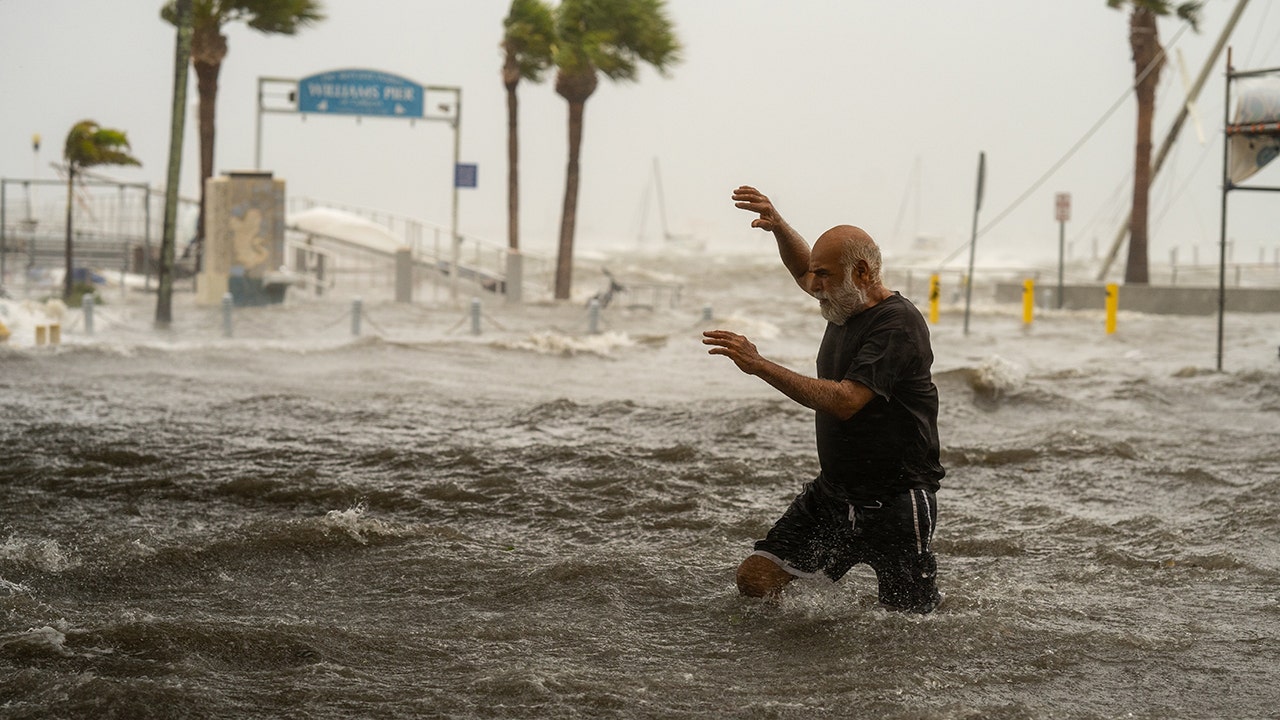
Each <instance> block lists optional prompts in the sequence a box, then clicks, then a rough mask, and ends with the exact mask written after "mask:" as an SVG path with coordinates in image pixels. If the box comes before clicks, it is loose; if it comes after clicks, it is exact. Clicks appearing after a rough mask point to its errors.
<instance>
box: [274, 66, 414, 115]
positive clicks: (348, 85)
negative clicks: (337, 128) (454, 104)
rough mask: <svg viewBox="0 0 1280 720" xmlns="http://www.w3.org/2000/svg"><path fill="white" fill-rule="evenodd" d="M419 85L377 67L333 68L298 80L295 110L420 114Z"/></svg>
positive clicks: (345, 113)
mask: <svg viewBox="0 0 1280 720" xmlns="http://www.w3.org/2000/svg"><path fill="white" fill-rule="evenodd" d="M422 96H423V88H422V86H421V85H419V84H417V83H415V82H413V81H412V80H409V79H407V78H403V77H400V76H399V75H392V74H390V73H384V72H378V71H377V70H333V71H331V72H324V73H319V74H317V75H311V76H310V77H305V78H302V79H301V80H299V81H298V112H304V113H305V112H314V113H335V114H341V115H384V116H390V117H405V118H420V117H422V107H423V103H422Z"/></svg>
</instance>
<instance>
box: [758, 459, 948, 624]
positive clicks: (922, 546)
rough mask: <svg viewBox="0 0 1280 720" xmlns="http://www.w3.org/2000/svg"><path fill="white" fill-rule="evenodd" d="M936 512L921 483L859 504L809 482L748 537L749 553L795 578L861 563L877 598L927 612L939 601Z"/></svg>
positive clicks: (833, 574) (835, 573)
mask: <svg viewBox="0 0 1280 720" xmlns="http://www.w3.org/2000/svg"><path fill="white" fill-rule="evenodd" d="M937 518H938V506H937V503H936V502H935V499H934V494H933V492H932V491H929V490H924V489H913V490H909V491H906V492H903V493H901V494H899V495H894V496H891V497H888V498H885V499H884V500H883V501H881V502H880V503H879V504H877V505H872V506H862V505H850V504H849V503H847V502H845V501H843V500H839V499H837V498H834V497H832V496H830V495H828V494H827V493H825V492H823V491H822V490H820V489H819V488H818V486H817V483H814V482H810V483H807V484H805V486H804V489H803V490H801V491H800V494H799V495H797V496H796V499H795V500H793V501H792V502H791V507H789V508H787V511H786V512H785V513H783V515H782V517H781V518H779V519H778V522H776V523H774V526H773V528H772V529H771V530H769V534H768V535H767V536H766V537H765V538H764V539H763V540H757V541H756V544H755V553H754V554H756V555H761V556H764V557H766V558H768V559H770V560H772V561H773V562H775V563H777V564H778V565H779V566H780V567H781V568H782V569H783V570H786V571H787V572H788V573H791V574H792V575H795V576H797V577H814V576H816V575H817V574H819V573H822V574H823V575H826V576H827V577H829V578H831V579H832V580H833V581H834V580H839V579H840V578H841V577H843V576H844V574H845V573H847V572H849V569H850V568H852V567H853V566H854V565H857V564H858V563H866V564H868V565H870V566H871V568H872V569H873V570H875V572H876V579H877V580H878V581H879V585H880V602H881V603H883V604H884V605H887V606H889V607H891V608H895V609H899V610H909V611H914V612H929V611H930V610H932V609H933V608H934V607H935V606H936V605H937V604H938V602H940V601H941V596H940V595H939V594H938V587H937V561H936V559H935V558H934V556H933V551H932V550H930V548H929V542H930V540H931V539H932V538H933V526H934V523H935V522H936V521H937Z"/></svg>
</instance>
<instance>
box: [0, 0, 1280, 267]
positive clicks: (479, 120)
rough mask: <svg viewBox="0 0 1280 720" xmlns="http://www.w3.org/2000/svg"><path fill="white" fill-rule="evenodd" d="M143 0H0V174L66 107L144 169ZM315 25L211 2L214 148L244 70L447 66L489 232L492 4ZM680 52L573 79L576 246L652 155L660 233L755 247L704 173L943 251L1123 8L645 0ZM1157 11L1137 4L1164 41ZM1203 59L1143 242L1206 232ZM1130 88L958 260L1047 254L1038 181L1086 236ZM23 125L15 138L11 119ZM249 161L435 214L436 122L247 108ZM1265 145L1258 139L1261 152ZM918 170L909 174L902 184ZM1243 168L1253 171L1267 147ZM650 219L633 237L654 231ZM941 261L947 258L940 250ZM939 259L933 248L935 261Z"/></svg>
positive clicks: (543, 112)
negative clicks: (593, 81) (580, 84)
mask: <svg viewBox="0 0 1280 720" xmlns="http://www.w3.org/2000/svg"><path fill="white" fill-rule="evenodd" d="M1235 4H1236V0H1208V2H1207V3H1206V7H1205V11H1204V20H1203V24H1202V27H1201V32H1200V33H1199V34H1198V35H1197V34H1194V33H1192V32H1190V31H1187V32H1185V33H1183V34H1182V35H1181V36H1180V37H1179V38H1178V40H1177V43H1176V44H1173V45H1172V47H1171V52H1175V51H1181V53H1182V55H1183V57H1184V58H1185V60H1186V64H1187V66H1188V70H1189V72H1190V74H1191V75H1192V76H1194V75H1195V73H1196V72H1198V70H1199V68H1200V66H1201V65H1202V64H1203V63H1204V61H1205V58H1206V57H1207V55H1208V53H1209V50H1210V48H1211V46H1212V44H1213V41H1214V39H1215V38H1216V37H1217V35H1218V33H1219V32H1220V30H1221V28H1222V26H1223V24H1224V23H1225V22H1226V19H1227V16H1228V15H1229V13H1230V11H1231V10H1232V8H1233V7H1234V6H1235ZM1273 4H1274V3H1273V2H1272V0H1252V2H1251V3H1250V5H1249V7H1248V9H1247V10H1246V13H1245V16H1244V18H1243V20H1242V21H1241V23H1240V25H1239V27H1238V28H1237V30H1236V33H1235V35H1234V37H1233V39H1232V43H1231V44H1232V46H1233V47H1234V52H1235V55H1234V58H1235V65H1236V67H1237V68H1241V69H1245V68H1248V69H1255V68H1264V67H1277V66H1280V8H1276V7H1272V5H1273ZM160 5H161V3H160V1H159V0H112V2H101V1H97V0H94V1H91V0H74V1H73V0H60V1H57V2H50V1H49V0H0V60H2V61H0V88H2V89H3V97H4V98H5V99H4V101H3V102H0V176H3V177H8V178H15V177H30V176H31V174H32V172H33V171H35V170H36V168H37V167H38V172H39V175H40V176H41V177H46V178H49V177H53V171H52V169H51V168H50V167H49V163H50V162H53V161H57V160H58V159H59V158H60V154H61V147H62V142H63V138H64V137H65V134H66V132H67V131H68V130H69V129H70V127H71V125H72V124H73V123H75V122H76V121H78V120H80V119H83V118H92V119H94V120H97V121H98V122H99V123H101V124H102V125H104V126H108V127H114V128H119V129H122V130H125V131H127V132H128V134H129V138H130V140H131V141H132V143H133V149H134V152H135V154H136V155H137V156H138V157H139V158H140V159H141V160H142V162H143V167H142V168H140V169H118V168H112V169H111V170H110V171H109V172H110V173H111V174H113V175H114V176H117V177H120V178H121V179H125V180H130V181H146V182H151V183H155V184H157V185H160V184H163V182H164V177H165V164H166V161H167V152H168V127H169V120H170V118H169V106H170V97H171V90H172V70H173V47H174V32H173V29H172V28H171V27H170V26H168V25H166V24H165V23H164V22H162V21H161V20H160V19H159V14H158V9H159V7H160ZM324 5H325V11H326V13H327V15H328V18H327V20H326V21H324V22H323V23H321V24H320V25H317V26H315V27H313V28H309V29H306V30H304V31H303V32H302V33H300V34H299V35H297V36H295V37H292V38H291V37H283V36H264V35H261V34H259V33H256V32H254V31H252V30H250V29H248V28H247V27H245V26H244V25H240V24H237V25H229V26H228V27H227V29H226V32H227V35H228V37H229V45H230V53H229V55H228V56H227V59H226V61H225V62H224V64H223V68H222V76H221V92H220V94H219V97H218V116H217V121H218V144H217V155H216V167H217V170H218V171H220V172H221V171H226V170H234V169H243V168H250V167H252V165H253V159H254V158H253V154H254V134H255V133H254V126H255V108H256V102H255V93H256V87H257V80H258V78H259V77H261V76H276V77H287V78H297V77H303V76H307V75H311V74H314V73H318V72H322V71H326V70H332V69H339V68H367V69H375V70H381V71H385V72H389V73H393V74H397V75H402V76H405V77H408V78H411V79H413V80H415V81H417V82H420V83H422V84H427V85H448V86H459V87H461V88H462V89H463V119H462V151H461V155H462V160H463V162H473V163H477V164H478V165H479V182H480V184H479V187H478V188H476V189H473V190H470V189H469V190H464V191H462V196H461V207H460V223H459V227H460V230H461V231H462V232H464V233H466V234H469V235H476V236H480V237H484V238H487V239H490V240H493V241H495V242H498V243H502V242H505V238H506V217H505V212H506V210H505V208H506V183H505V177H506V144H505V143H506V127H505V123H506V115H505V104H504V103H505V99H504V92H503V88H502V85H501V82H500V77H499V68H500V65H501V54H500V51H499V47H498V44H499V41H500V39H501V31H502V27H501V22H502V18H503V16H504V15H505V14H506V12H507V9H508V6H509V2H508V1H507V0H452V1H446V0H325V2H324ZM669 10H670V13H671V15H672V18H673V20H674V22H675V25H676V29H677V31H678V33H679V35H680V37H681V39H682V41H683V43H684V45H685V53H684V61H683V63H681V64H680V65H678V66H676V67H675V68H674V69H673V70H672V72H671V73H670V76H669V77H667V78H662V77H659V76H657V75H656V74H655V73H653V72H652V71H648V70H646V71H645V72H644V73H643V75H642V77H641V79H640V82H638V83H633V84H624V85H614V84H610V83H608V82H602V83H601V86H600V89H599V90H598V91H597V92H596V94H595V96H593V97H592V98H591V100H590V101H589V102H588V103H587V112H586V124H585V141H584V145H583V154H584V158H583V174H582V181H583V185H582V192H581V196H580V202H579V224H578V233H577V244H578V247H579V249H580V250H581V251H583V252H590V251H591V250H592V249H593V248H606V247H616V246H619V245H626V244H634V243H636V242H637V235H638V234H639V233H640V231H641V229H642V227H645V228H647V232H648V234H649V235H650V236H651V237H656V233H657V232H658V227H659V222H658V218H657V214H656V206H655V205H653V204H652V202H651V204H650V206H649V210H650V212H649V215H648V218H647V220H644V219H642V218H641V210H642V207H643V200H644V197H645V195H646V187H647V185H648V184H649V183H650V178H651V176H652V166H653V160H654V158H657V159H658V160H659V161H660V164H661V168H662V181H663V188H664V190H665V195H666V198H667V208H668V216H669V218H670V224H671V226H672V228H671V229H672V231H673V232H680V233H695V234H697V235H700V236H703V237H705V238H707V239H708V240H710V241H711V243H712V247H729V246H733V245H735V244H736V245H742V244H754V245H757V246H760V247H761V248H762V249H764V250H770V249H771V248H772V245H771V243H769V242H768V241H767V238H766V237H764V236H763V235H762V234H759V232H758V231H750V230H748V228H747V226H748V220H749V217H747V216H746V214H745V213H742V211H739V210H735V209H733V207H732V205H731V203H730V201H729V194H730V191H731V190H732V188H734V187H735V186H737V185H738V184H741V183H748V184H754V185H756V186H757V187H760V188H761V189H762V190H764V191H765V192H767V193H769V194H770V195H771V196H772V197H773V198H774V199H775V200H776V201H777V203H778V204H779V207H780V209H781V210H782V211H783V213H784V215H786V217H787V218H788V219H789V220H790V221H791V222H792V223H793V224H794V225H795V226H796V227H797V229H799V230H800V231H801V232H802V233H804V234H805V235H806V236H807V237H810V239H812V238H813V237H816V235H817V233H819V232H821V231H822V230H823V229H825V228H827V227H829V226H831V225H834V224H838V223H842V222H851V223H854V224H858V225H861V226H863V227H865V228H866V229H868V230H869V231H870V232H871V233H872V234H873V235H874V236H875V237H877V238H878V239H879V240H880V241H881V243H882V245H884V246H885V248H886V250H887V251H888V252H889V253H890V254H891V255H892V254H893V253H895V252H901V251H904V250H906V249H907V248H908V247H909V245H910V242H911V239H912V238H913V237H914V236H915V235H916V234H926V235H932V236H937V237H940V238H941V240H942V246H943V248H944V250H948V251H949V250H952V249H954V248H957V247H959V246H962V245H963V244H964V243H965V242H966V241H967V240H968V237H969V232H970V224H971V222H972V208H973V194H974V185H975V176H976V167H977V158H978V153H979V151H985V153H986V158H987V166H988V175H987V187H986V193H985V201H984V205H983V209H982V215H981V217H980V220H979V225H980V226H985V225H987V224H988V223H989V222H990V221H991V220H993V219H995V218H996V216H997V215H998V214H1000V213H1001V212H1002V211H1004V210H1005V209H1006V208H1008V207H1009V206H1010V205H1011V204H1012V203H1013V202H1014V201H1015V200H1016V199H1017V198H1018V196H1020V195H1022V194H1023V192H1024V191H1026V190H1027V189H1028V188H1029V187H1030V186H1031V185H1032V184H1033V183H1034V182H1035V181H1036V180H1037V179H1038V178H1040V176H1041V175H1042V174H1043V173H1044V172H1045V171H1047V170H1048V169H1049V168H1050V167H1051V166H1053V165H1054V163H1055V162H1057V161H1058V160H1059V159H1060V158H1061V157H1062V156H1063V155H1064V154H1065V153H1066V152H1067V151H1068V150H1069V149H1070V148H1071V147H1072V146H1073V145H1075V144H1076V142H1077V141H1079V140H1080V139H1081V138H1082V137H1083V136H1084V135H1085V133H1086V132H1088V131H1089V129H1090V128H1091V127H1092V126H1093V125H1094V124H1095V123H1096V122H1097V121H1099V119H1100V118H1102V117H1103V115H1104V114H1105V113H1106V112H1107V110H1108V109H1109V108H1111V107H1112V105H1113V104H1115V103H1116V102H1117V100H1119V99H1120V98H1121V97H1122V96H1123V95H1124V94H1125V92H1126V89H1127V88H1128V87H1129V85H1130V84H1131V79H1132V73H1133V67H1132V61H1131V59H1130V53H1129V45H1128V39H1127V34H1128V22H1127V15H1126V13H1124V12H1120V11H1116V10H1111V9H1109V8H1107V7H1106V3H1105V2H1104V0H1071V1H1070V2H1049V1H1047V0H969V1H968V2H956V1H954V0H915V1H914V2H871V1H870V0H803V1H802V2H782V1H781V0H670V2H669ZM1179 29H1180V25H1179V23H1178V22H1177V21H1176V20H1174V19H1168V20H1164V21H1162V22H1161V25H1160V33H1161V40H1162V41H1163V42H1164V43H1165V44H1166V45H1170V44H1171V43H1172V41H1173V40H1174V38H1175V36H1177V35H1178V32H1179ZM1222 76H1223V62H1222V61H1220V62H1219V63H1218V64H1217V66H1216V67H1215V68H1214V70H1213V75H1212V78H1211V80H1210V82H1209V84H1208V85H1207V86H1206V88H1205V91H1204V94H1203V95H1202V97H1201V99H1200V102H1199V110H1200V116H1201V120H1202V122H1203V125H1204V131H1205V135H1206V138H1207V142H1206V143H1205V144H1203V145H1202V144H1200V143H1199V142H1198V141H1197V139H1196V133H1195V127H1194V125H1191V124H1189V125H1188V127H1187V128H1186V130H1185V131H1184V133H1183V139H1182V141H1181V143H1180V144H1179V147H1178V150H1177V151H1176V153H1175V154H1174V156H1173V157H1171V158H1170V160H1169V162H1168V164H1167V165H1166V168H1165V171H1164V174H1163V176H1162V179H1161V181H1160V182H1159V183H1158V185H1157V187H1156V189H1155V192H1154V194H1153V201H1154V202H1153V213H1152V221H1153V231H1154V233H1153V245H1152V251H1151V256H1152V259H1153V261H1154V262H1164V261H1166V260H1167V259H1168V257H1169V251H1170V249H1171V248H1175V247H1177V248H1179V251H1180V252H1179V256H1180V259H1181V260H1182V261H1183V262H1186V261H1187V260H1188V259H1189V258H1190V255H1191V249H1190V248H1191V247H1192V246H1197V247H1198V252H1199V254H1200V258H1201V259H1202V260H1207V259H1209V258H1210V257H1211V256H1212V255H1213V254H1214V250H1213V249H1212V246H1213V244H1214V243H1216V241H1217V237H1218V223H1219V217H1220V213H1219V204H1220V194H1219V190H1218V188H1219V186H1220V175H1221V163H1222V149H1221V148H1222V146H1221V123H1222V115H1223V81H1222ZM1161 88H1162V91H1161V93H1162V94H1161V102H1160V106H1159V109H1158V113H1157V118H1156V136H1157V142H1158V141H1159V138H1161V137H1162V136H1163V134H1164V132H1165V131H1166V129H1167V128H1168V126H1169V124H1170V123H1171V122H1172V119H1173V116H1174V114H1175V113H1176V112H1177V107H1178V103H1179V102H1180V98H1181V96H1182V92H1183V91H1182V86H1181V81H1180V79H1179V74H1178V70H1177V66H1176V65H1171V66H1169V67H1168V68H1167V69H1166V71H1165V73H1164V76H1163V79H1162V83H1161ZM520 98H521V120H522V125H521V139H522V143H523V153H522V160H521V162H522V181H523V188H524V190H523V196H522V207H523V212H522V230H523V232H522V236H523V242H524V244H525V246H526V247H528V248H530V249H533V250H550V249H551V248H552V247H553V243H554V239H555V237H556V235H557V232H558V227H559V218H560V205H561V201H562V197H563V186H564V166H565V160H566V105H565V103H564V101H563V100H562V99H561V98H560V97H559V96H557V95H556V94H555V92H554V88H553V83H552V82H550V81H548V82H545V83H544V84H542V85H530V84H522V85H521V90H520ZM190 100H191V102H190V108H191V111H190V112H189V113H188V122H187V132H186V143H185V144H186V152H185V154H184V165H183V180H182V188H181V191H182V193H183V194H184V195H187V196H194V195H195V194H196V187H197V186H196V182H197V181H196V176H197V170H198V154H197V144H196V124H195V123H196V120H195V113H194V106H195V80H194V74H193V75H192V80H191V84H190ZM1134 115H1135V111H1134V105H1133V101H1132V97H1131V96H1130V97H1129V98H1128V99H1126V100H1125V101H1124V104H1123V105H1122V106H1121V107H1120V109H1119V110H1118V111H1117V112H1116V113H1115V114H1114V115H1112V116H1111V118H1110V119H1109V120H1108V121H1107V122H1106V123H1105V124H1104V125H1103V126H1102V127H1101V129H1100V130H1099V131H1098V132H1097V134H1096V135H1094V136H1093V138H1092V139H1091V140H1090V141H1089V142H1088V143H1087V144H1086V145H1085V146H1084V147H1083V148H1082V149H1081V150H1080V151H1079V152H1078V153H1077V154H1076V155H1075V156H1074V157H1073V158H1072V159H1071V160H1070V161H1069V162H1068V163H1067V164H1066V165H1065V166H1064V167H1063V168H1062V169H1061V170H1060V171H1058V172H1057V173H1056V174H1055V175H1054V176H1053V177H1052V178H1051V179H1050V180H1048V181H1047V182H1046V183H1045V184H1044V185H1043V186H1041V187H1040V188H1039V189H1038V190H1036V191H1035V192H1034V193H1033V194H1032V195H1031V196H1030V197H1029V198H1028V199H1027V200H1026V201H1025V202H1024V203H1023V204H1022V205H1021V206H1020V207H1019V208H1018V209H1017V210H1015V211H1013V212H1011V213H1009V215H1008V217H1007V218H1006V219H1004V220H1003V221H1001V222H1000V223H999V224H997V225H995V226H994V227H992V228H991V229H990V230H989V231H988V232H987V233H986V234H984V235H983V237H982V239H981V240H980V241H979V262H980V263H984V262H985V263H986V264H994V263H1000V262H1004V261H1006V260H1009V261H1014V262H1018V261H1025V260H1037V259H1049V258H1056V253H1057V236H1058V229H1057V225H1056V223H1055V222H1054V220H1053V198H1054V194H1055V193H1056V192H1060V191H1067V192H1071V193H1072V196H1073V217H1072V220H1071V222H1070V223H1069V224H1068V225H1067V239H1068V241H1069V242H1072V243H1074V245H1075V254H1076V255H1077V256H1080V255H1087V254H1089V252H1090V246H1091V245H1094V244H1096V245H1098V246H1100V250H1099V252H1101V251H1104V250H1105V247H1106V246H1108V245H1109V244H1110V241H1111V238H1112V236H1113V235H1114V233H1115V230H1116V227H1117V225H1118V223H1119V222H1120V221H1121V220H1122V219H1123V215H1124V213H1125V212H1126V211H1127V209H1128V198H1129V193H1130V185H1129V182H1130V180H1129V178H1130V173H1131V168H1132V145H1133V133H1134ZM33 133H40V134H41V135H42V136H43V138H44V143H43V148H42V149H41V151H40V155H39V157H38V164H37V158H36V157H34V156H33V153H32V149H31V143H30V138H31V135H32V134H33ZM262 141H263V148H264V149H263V165H264V168H265V169H269V170H272V171H274V172H275V173H276V174H277V176H279V177H283V178H284V179H285V181H286V183H287V188H288V192H289V194H290V195H303V196H311V197H315V198H321V199H325V200H332V201H339V202H344V203H349V204H352V205H359V206H365V207H371V208H379V209H384V210H387V211H390V212H394V213H400V214H405V215H410V216H414V217H419V218H423V219H426V220H428V221H431V222H436V223H440V224H443V225H447V224H448V221H449V185H450V182H451V180H452V173H451V167H450V163H451V160H452V157H451V154H452V136H451V133H450V131H449V129H448V126H447V125H446V124H444V123H433V122H418V123H416V124H415V125H414V126H413V127H410V125H409V123H407V122H403V121H397V120H385V119H371V118H369V119H364V120H363V121H361V122H357V121H356V120H355V119H354V118H352V117H343V116H328V117H317V116H312V117H309V118H308V119H307V120H306V121H305V122H304V121H302V120H301V119H300V118H299V117H297V116H292V115H270V116H267V117H266V118H265V120H264V131H263V138H262ZM1277 165H1280V163H1277ZM917 178H918V180H917ZM1251 182H1253V183H1255V184H1269V185H1280V171H1278V170H1276V168H1275V167H1269V168H1268V169H1267V170H1265V171H1263V172H1262V173H1260V174H1259V175H1257V176H1256V177H1255V178H1254V179H1253V180H1252V181H1251ZM1230 224H1231V226H1230V230H1229V235H1230V236H1231V237H1233V238H1234V239H1235V241H1236V243H1237V248H1236V259H1237V260H1243V261H1255V260H1257V258H1258V255H1259V250H1260V249H1261V250H1263V251H1264V252H1265V253H1266V258H1267V260H1268V261H1270V260H1271V259H1272V258H1273V253H1274V252H1275V250H1274V248H1276V247H1280V232H1277V231H1276V229H1275V228H1277V227H1280V197H1277V196H1276V195H1275V194H1274V193H1233V194H1232V196H1231V215H1230ZM654 242H655V243H656V239H655V240H654ZM961 259H962V258H961ZM959 261H960V259H957V262H959Z"/></svg>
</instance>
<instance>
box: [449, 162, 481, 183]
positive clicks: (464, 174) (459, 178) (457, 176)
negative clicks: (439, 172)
mask: <svg viewBox="0 0 1280 720" xmlns="http://www.w3.org/2000/svg"><path fill="white" fill-rule="evenodd" d="M479 172H480V168H479V166H477V165H476V164H475V163H458V164H457V165H455V166H454V168H453V186H454V187H460V188H473V187H475V186H476V180H477V179H478V177H477V176H478V174H479Z"/></svg>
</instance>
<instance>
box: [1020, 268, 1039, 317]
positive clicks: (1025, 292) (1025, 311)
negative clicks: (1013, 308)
mask: <svg viewBox="0 0 1280 720" xmlns="http://www.w3.org/2000/svg"><path fill="white" fill-rule="evenodd" d="M1035 307H1036V281H1035V280H1032V279H1031V278H1027V279H1026V280H1023V281H1022V325H1023V327H1024V328H1029V327H1031V321H1032V319H1033V318H1034V317H1035Z"/></svg>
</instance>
